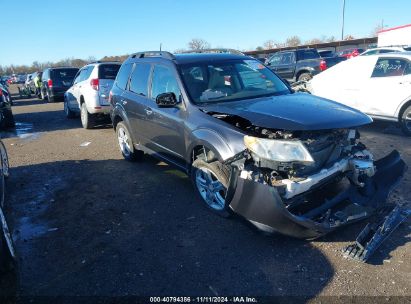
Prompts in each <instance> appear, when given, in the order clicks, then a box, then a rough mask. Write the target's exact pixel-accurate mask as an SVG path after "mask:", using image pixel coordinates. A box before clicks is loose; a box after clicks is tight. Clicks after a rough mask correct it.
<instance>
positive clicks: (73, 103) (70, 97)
mask: <svg viewBox="0 0 411 304" xmlns="http://www.w3.org/2000/svg"><path fill="white" fill-rule="evenodd" d="M82 71H83V70H79V71H78V72H77V74H76V76H75V77H74V81H73V85H72V86H71V87H70V88H69V89H68V90H67V92H66V94H65V96H66V99H67V102H68V104H69V107H70V109H73V108H77V107H79V104H78V102H77V96H78V83H79V81H80V77H81V72H82Z"/></svg>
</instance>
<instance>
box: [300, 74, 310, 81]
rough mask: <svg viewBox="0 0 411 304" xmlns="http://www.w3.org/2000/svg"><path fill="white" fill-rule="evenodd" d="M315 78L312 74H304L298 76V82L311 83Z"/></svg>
mask: <svg viewBox="0 0 411 304" xmlns="http://www.w3.org/2000/svg"><path fill="white" fill-rule="evenodd" d="M312 78H313V75H311V74H310V73H302V74H300V75H299V76H298V79H297V80H298V81H309V80H311V79H312Z"/></svg>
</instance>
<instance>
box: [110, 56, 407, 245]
mask: <svg viewBox="0 0 411 304" xmlns="http://www.w3.org/2000/svg"><path fill="white" fill-rule="evenodd" d="M110 95H111V97H110V103H111V105H112V111H111V119H112V122H113V127H114V129H115V131H116V135H117V140H118V145H119V150H120V151H121V153H122V155H123V157H124V158H125V159H126V160H129V161H132V160H142V159H143V155H144V153H148V154H151V155H153V156H155V157H158V158H160V159H161V160H164V161H166V162H168V163H170V164H173V165H174V166H176V167H177V168H180V169H181V170H182V171H184V172H186V173H187V174H188V175H189V177H190V178H191V180H192V182H193V185H194V187H195V192H196V193H197V194H198V197H199V201H201V202H202V203H203V205H204V206H205V207H207V208H208V209H209V210H211V211H212V212H214V213H215V214H217V215H220V216H223V217H228V216H230V214H232V213H235V214H238V215H240V216H242V217H243V218H245V219H247V220H248V221H249V222H250V223H252V224H253V225H255V226H256V227H257V228H259V229H261V230H263V231H266V232H280V233H283V234H286V235H289V236H293V237H300V238H306V239H312V238H315V237H319V236H320V235H324V234H326V233H328V232H331V231H333V230H335V229H337V228H338V227H342V226H344V225H347V224H349V223H353V222H357V221H358V220H360V219H365V218H366V217H368V216H370V215H371V214H373V213H374V212H376V211H377V210H380V208H382V207H383V206H385V204H386V203H385V202H386V200H387V197H388V194H389V193H390V191H391V188H392V187H393V186H394V185H396V184H397V183H398V181H399V180H400V179H401V177H402V175H403V174H404V172H405V170H406V166H405V164H404V162H403V161H402V160H401V158H400V156H399V154H398V152H395V151H394V152H392V154H390V155H389V156H387V158H384V159H381V160H379V161H376V162H374V159H373V156H372V154H371V152H369V151H368V150H367V149H366V147H365V146H364V145H363V144H361V143H359V141H358V138H359V133H358V132H357V131H356V128H357V127H359V126H362V125H365V124H368V123H370V122H372V119H371V118H370V117H368V116H367V115H365V114H363V113H361V112H360V111H357V110H355V109H352V108H350V107H347V106H344V105H342V104H338V103H335V102H333V101H329V100H326V99H323V98H319V97H317V96H314V95H310V94H305V93H294V92H293V91H292V90H291V89H290V88H289V87H288V86H287V84H286V83H285V82H284V81H283V80H282V79H280V78H279V77H278V76H277V75H276V74H275V73H273V72H272V71H271V70H270V69H268V68H267V67H266V66H265V65H263V64H261V62H259V61H257V60H255V59H252V58H250V57H248V56H243V55H237V54H206V53H202V54H176V55H174V54H171V53H168V52H140V53H136V54H133V55H131V56H130V57H129V58H128V59H127V60H126V61H125V62H124V63H123V65H122V66H121V68H120V71H119V73H118V75H117V78H116V80H115V83H114V85H113V87H112V89H111V94H110ZM375 166H376V167H375ZM374 186H375V188H374ZM343 189H344V190H343ZM377 197H378V198H377Z"/></svg>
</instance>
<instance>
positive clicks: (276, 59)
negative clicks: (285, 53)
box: [268, 54, 281, 65]
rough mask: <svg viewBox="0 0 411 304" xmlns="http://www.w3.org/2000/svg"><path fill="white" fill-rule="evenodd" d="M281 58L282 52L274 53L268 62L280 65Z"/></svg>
mask: <svg viewBox="0 0 411 304" xmlns="http://www.w3.org/2000/svg"><path fill="white" fill-rule="evenodd" d="M280 60H281V54H277V55H273V56H272V57H271V58H270V60H268V62H269V63H270V64H271V65H279V64H280Z"/></svg>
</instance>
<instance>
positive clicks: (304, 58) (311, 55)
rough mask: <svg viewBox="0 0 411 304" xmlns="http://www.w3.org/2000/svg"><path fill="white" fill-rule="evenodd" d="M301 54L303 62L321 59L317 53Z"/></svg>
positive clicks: (303, 52) (302, 52)
mask: <svg viewBox="0 0 411 304" xmlns="http://www.w3.org/2000/svg"><path fill="white" fill-rule="evenodd" d="M300 54H301V59H302V60H306V59H316V58H320V55H319V54H318V52H316V51H301V53H300Z"/></svg>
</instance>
